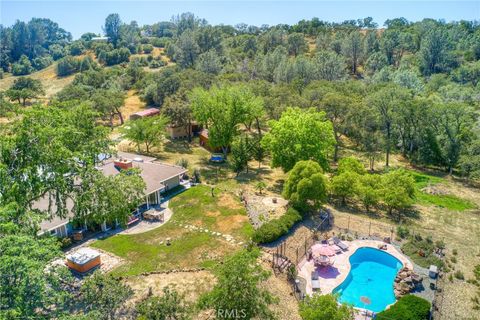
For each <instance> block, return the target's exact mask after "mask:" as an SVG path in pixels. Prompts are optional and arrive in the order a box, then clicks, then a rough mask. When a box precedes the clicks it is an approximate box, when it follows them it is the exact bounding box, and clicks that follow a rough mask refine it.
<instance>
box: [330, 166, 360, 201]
mask: <svg viewBox="0 0 480 320" xmlns="http://www.w3.org/2000/svg"><path fill="white" fill-rule="evenodd" d="M359 179H360V175H359V174H358V173H356V172H352V171H343V172H342V173H340V174H338V175H336V176H334V177H333V178H332V181H331V183H330V190H331V192H332V193H333V195H335V196H337V197H340V198H341V199H342V203H343V205H345V204H346V199H347V198H350V197H353V196H354V195H355V191H356V188H355V187H356V184H357V182H358V180H359Z"/></svg>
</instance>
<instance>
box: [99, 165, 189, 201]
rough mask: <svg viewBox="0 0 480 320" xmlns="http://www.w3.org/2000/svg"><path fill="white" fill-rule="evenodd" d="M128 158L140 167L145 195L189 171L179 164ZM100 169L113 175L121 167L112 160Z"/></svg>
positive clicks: (108, 174) (117, 172) (136, 166)
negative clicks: (166, 181)
mask: <svg viewBox="0 0 480 320" xmlns="http://www.w3.org/2000/svg"><path fill="white" fill-rule="evenodd" d="M126 159H129V160H133V161H132V164H133V167H134V168H138V169H140V176H141V177H142V179H143V181H145V184H146V190H145V195H149V194H150V193H152V192H155V191H157V190H159V189H163V188H164V187H165V186H164V185H163V184H162V182H163V181H165V180H168V179H170V178H173V177H176V176H179V175H181V174H184V173H185V172H187V170H185V169H184V168H182V167H179V166H173V165H168V164H163V163H158V162H139V161H136V160H134V159H131V158H126ZM99 170H101V171H102V172H103V174H104V175H106V176H111V175H117V174H119V173H120V170H121V169H120V168H118V167H116V166H115V164H114V162H113V161H111V162H108V163H106V164H105V165H103V166H101V167H99Z"/></svg>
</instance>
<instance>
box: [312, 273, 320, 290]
mask: <svg viewBox="0 0 480 320" xmlns="http://www.w3.org/2000/svg"><path fill="white" fill-rule="evenodd" d="M312 290H313V291H316V290H320V280H318V273H317V271H313V272H312Z"/></svg>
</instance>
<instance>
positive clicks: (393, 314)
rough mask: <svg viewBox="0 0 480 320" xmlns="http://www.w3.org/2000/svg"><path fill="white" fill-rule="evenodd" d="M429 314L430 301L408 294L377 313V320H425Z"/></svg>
mask: <svg viewBox="0 0 480 320" xmlns="http://www.w3.org/2000/svg"><path fill="white" fill-rule="evenodd" d="M429 315H430V302H428V301H427V300H425V299H423V298H420V297H417V296H415V295H413V294H408V295H406V296H403V297H401V298H400V299H399V300H398V301H397V302H396V303H395V304H394V305H393V306H391V307H390V308H388V309H387V310H385V311H382V312H380V313H378V314H377V319H379V320H387V319H388V320H391V319H395V320H427V319H429Z"/></svg>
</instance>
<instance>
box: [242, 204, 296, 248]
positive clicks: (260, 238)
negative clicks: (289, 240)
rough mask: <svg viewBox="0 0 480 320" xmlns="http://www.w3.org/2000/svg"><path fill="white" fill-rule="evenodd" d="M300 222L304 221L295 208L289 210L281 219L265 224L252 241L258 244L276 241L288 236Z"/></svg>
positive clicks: (254, 234) (256, 231) (255, 233)
mask: <svg viewBox="0 0 480 320" xmlns="http://www.w3.org/2000/svg"><path fill="white" fill-rule="evenodd" d="M300 220H302V216H301V215H300V213H298V211H297V210H295V209H293V208H289V209H288V210H287V212H286V213H285V214H284V215H283V216H281V217H280V218H278V219H274V220H270V221H268V222H265V223H264V224H263V225H262V226H261V227H260V228H258V229H257V230H255V232H254V233H253V236H252V240H253V241H254V242H256V243H269V242H272V241H275V240H277V239H278V238H280V237H281V236H283V235H284V234H287V233H288V231H289V230H290V228H291V227H293V225H294V224H295V223H297V222H298V221H300Z"/></svg>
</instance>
